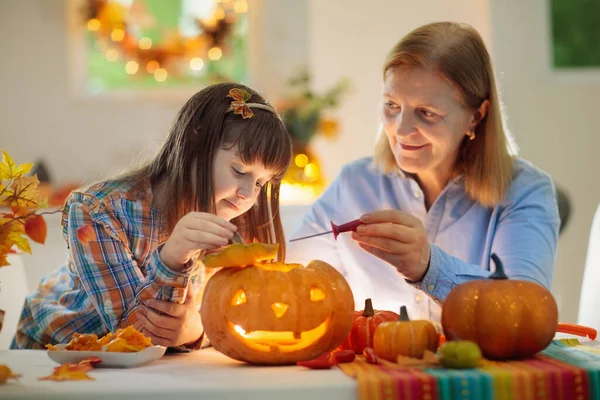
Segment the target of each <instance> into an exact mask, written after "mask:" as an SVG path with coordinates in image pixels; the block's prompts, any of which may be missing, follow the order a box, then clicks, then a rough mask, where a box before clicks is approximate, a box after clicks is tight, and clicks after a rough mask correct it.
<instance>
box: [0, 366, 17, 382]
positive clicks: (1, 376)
mask: <svg viewBox="0 0 600 400" xmlns="http://www.w3.org/2000/svg"><path fill="white" fill-rule="evenodd" d="M20 376H21V375H19V374H14V373H13V372H12V371H11V369H10V368H8V366H6V365H0V384H2V383H5V382H6V381H7V380H9V379H16V378H18V377H20Z"/></svg>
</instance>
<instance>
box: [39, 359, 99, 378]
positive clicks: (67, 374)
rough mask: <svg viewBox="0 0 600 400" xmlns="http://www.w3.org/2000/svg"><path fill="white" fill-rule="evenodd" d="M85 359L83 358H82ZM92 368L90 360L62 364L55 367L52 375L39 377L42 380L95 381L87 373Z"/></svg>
mask: <svg viewBox="0 0 600 400" xmlns="http://www.w3.org/2000/svg"><path fill="white" fill-rule="evenodd" d="M82 361H83V360H82ZM91 369H92V365H91V363H90V362H86V363H83V364H82V363H81V362H79V363H78V364H69V363H66V364H61V365H59V366H58V367H56V368H54V372H52V375H48V376H43V377H41V378H38V380H40V381H57V382H58V381H93V380H95V379H94V378H92V377H91V376H89V375H88V374H87V372H88V371H90V370H91Z"/></svg>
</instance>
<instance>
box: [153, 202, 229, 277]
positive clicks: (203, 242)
mask: <svg viewBox="0 0 600 400" xmlns="http://www.w3.org/2000/svg"><path fill="white" fill-rule="evenodd" d="M236 230H237V227H236V226H235V225H234V224H232V223H231V222H229V221H226V220H224V219H223V218H221V217H218V216H216V215H213V214H209V213H203V212H191V213H189V214H187V215H185V216H184V217H183V218H181V219H180V220H179V222H177V225H175V229H173V232H172V233H171V236H170V237H169V239H168V240H167V241H166V242H165V244H164V246H163V247H162V249H161V250H160V258H161V260H162V261H163V262H164V263H165V265H166V266H167V267H169V268H170V269H172V270H174V271H177V270H180V269H183V268H184V266H185V264H186V263H187V262H188V261H189V260H190V259H191V258H192V257H193V256H194V255H195V254H196V253H198V252H199V251H202V250H211V249H214V248H217V247H222V246H225V245H226V244H227V243H229V239H231V237H232V236H233V232H235V231H236Z"/></svg>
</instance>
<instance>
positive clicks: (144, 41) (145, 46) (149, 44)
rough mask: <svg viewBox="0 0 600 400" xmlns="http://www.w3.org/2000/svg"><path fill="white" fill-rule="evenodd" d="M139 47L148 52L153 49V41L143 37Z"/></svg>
mask: <svg viewBox="0 0 600 400" xmlns="http://www.w3.org/2000/svg"><path fill="white" fill-rule="evenodd" d="M138 46H140V49H142V50H148V49H149V48H150V47H152V39H150V38H148V37H143V38H141V39H140V42H139V43H138Z"/></svg>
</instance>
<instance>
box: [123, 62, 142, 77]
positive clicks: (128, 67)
mask: <svg viewBox="0 0 600 400" xmlns="http://www.w3.org/2000/svg"><path fill="white" fill-rule="evenodd" d="M139 69H140V66H139V64H138V63H137V62H135V61H129V62H127V64H125V72H127V73H128V74H129V75H133V74H135V73H136V72H138V70H139Z"/></svg>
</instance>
